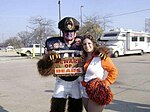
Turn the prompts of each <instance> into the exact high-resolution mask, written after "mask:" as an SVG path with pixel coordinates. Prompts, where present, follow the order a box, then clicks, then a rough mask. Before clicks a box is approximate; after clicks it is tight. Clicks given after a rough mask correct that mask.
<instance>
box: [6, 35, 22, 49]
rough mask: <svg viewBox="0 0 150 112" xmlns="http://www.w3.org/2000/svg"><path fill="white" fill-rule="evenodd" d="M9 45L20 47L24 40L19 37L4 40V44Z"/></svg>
mask: <svg viewBox="0 0 150 112" xmlns="http://www.w3.org/2000/svg"><path fill="white" fill-rule="evenodd" d="M9 45H11V46H14V48H20V47H21V46H22V42H21V40H20V39H19V38H18V37H10V38H9V39H7V40H5V42H4V46H9Z"/></svg>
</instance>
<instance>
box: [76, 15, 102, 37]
mask: <svg viewBox="0 0 150 112" xmlns="http://www.w3.org/2000/svg"><path fill="white" fill-rule="evenodd" d="M83 23H84V24H83V26H82V28H81V29H80V31H79V32H78V34H79V35H84V34H87V33H90V34H91V35H93V36H94V37H95V38H98V37H99V36H100V35H101V34H102V32H103V29H102V27H101V26H100V24H101V21H100V19H99V17H98V16H90V17H86V19H85V21H83Z"/></svg>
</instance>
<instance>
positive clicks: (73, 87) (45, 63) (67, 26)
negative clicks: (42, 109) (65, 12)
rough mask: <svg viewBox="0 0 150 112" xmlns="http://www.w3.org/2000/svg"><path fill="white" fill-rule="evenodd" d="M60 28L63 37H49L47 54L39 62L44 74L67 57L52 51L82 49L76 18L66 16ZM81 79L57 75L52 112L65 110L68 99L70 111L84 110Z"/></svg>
mask: <svg viewBox="0 0 150 112" xmlns="http://www.w3.org/2000/svg"><path fill="white" fill-rule="evenodd" d="M58 28H59V29H60V30H61V31H62V34H63V37H57V38H49V39H47V40H46V43H45V44H46V45H45V48H46V52H45V53H46V54H45V55H44V56H43V58H42V59H40V60H39V61H38V63H37V67H38V71H39V73H40V75H42V76H49V75H51V74H52V73H51V71H52V68H53V65H54V63H55V62H56V61H59V59H60V58H63V57H65V56H64V55H63V54H61V55H59V54H57V53H55V52H52V51H57V50H58V51H62V50H81V49H80V48H79V47H76V44H75V38H76V31H77V30H79V22H78V21H77V20H76V19H74V18H72V17H65V18H63V19H62V20H61V21H60V22H59V23H58ZM74 56H75V57H78V56H80V54H79V53H77V52H75V54H74ZM68 57H71V56H68ZM80 79H81V78H80V76H59V77H56V84H55V89H54V93H53V96H52V99H51V108H50V112H65V108H66V101H67V99H68V102H67V103H68V106H67V110H68V112H82V107H83V106H82V98H81V91H80V82H81V80H80Z"/></svg>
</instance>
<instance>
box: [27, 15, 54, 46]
mask: <svg viewBox="0 0 150 112" xmlns="http://www.w3.org/2000/svg"><path fill="white" fill-rule="evenodd" d="M29 23H30V24H31V26H28V27H29V28H30V29H31V30H32V41H33V43H40V42H41V41H42V44H44V42H45V40H46V39H47V37H48V36H53V35H56V33H55V30H54V28H53V26H54V25H53V23H54V22H53V21H52V20H46V19H45V18H42V17H41V16H38V17H31V19H30V21H29Z"/></svg>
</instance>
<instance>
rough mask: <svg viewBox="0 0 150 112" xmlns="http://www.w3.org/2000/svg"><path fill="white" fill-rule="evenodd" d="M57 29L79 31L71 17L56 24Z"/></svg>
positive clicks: (77, 24) (76, 22)
mask: <svg viewBox="0 0 150 112" xmlns="http://www.w3.org/2000/svg"><path fill="white" fill-rule="evenodd" d="M58 28H59V29H60V30H61V31H67V32H70V31H77V30H79V22H78V21H77V20H76V19H75V18H72V17H65V18H63V19H62V20H61V21H60V22H59V23H58Z"/></svg>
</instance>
